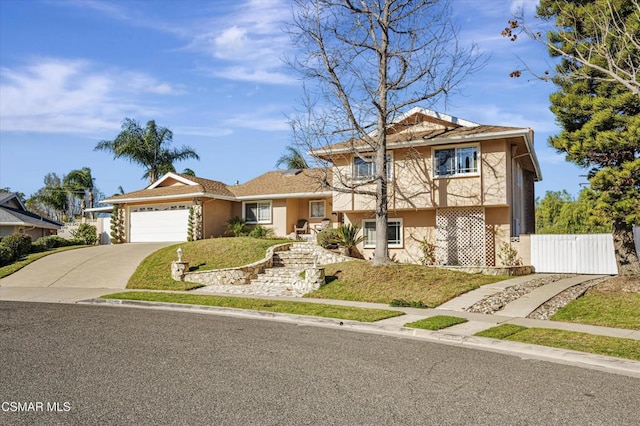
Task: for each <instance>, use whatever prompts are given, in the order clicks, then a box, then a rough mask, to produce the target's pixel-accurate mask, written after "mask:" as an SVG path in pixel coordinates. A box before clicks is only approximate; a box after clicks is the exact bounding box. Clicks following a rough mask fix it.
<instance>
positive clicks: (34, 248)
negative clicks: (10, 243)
mask: <svg viewBox="0 0 640 426" xmlns="http://www.w3.org/2000/svg"><path fill="white" fill-rule="evenodd" d="M46 250H47V245H46V241H44V240H43V239H42V238H38V239H37V240H36V241H34V242H33V243H31V253H40V252H43V251H46Z"/></svg>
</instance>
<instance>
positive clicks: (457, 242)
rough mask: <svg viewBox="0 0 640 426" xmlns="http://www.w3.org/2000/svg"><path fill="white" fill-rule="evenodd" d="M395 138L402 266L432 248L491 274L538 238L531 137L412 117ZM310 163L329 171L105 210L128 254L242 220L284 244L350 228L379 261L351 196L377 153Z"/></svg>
mask: <svg viewBox="0 0 640 426" xmlns="http://www.w3.org/2000/svg"><path fill="white" fill-rule="evenodd" d="M387 132H388V146H387V148H388V149H387V162H388V176H389V227H388V229H387V233H388V236H389V249H390V254H391V255H392V256H394V257H395V258H396V259H397V260H399V261H406V262H418V261H419V260H420V258H423V257H424V251H423V249H424V248H425V247H433V248H435V255H436V263H439V264H448V265H489V266H490V265H495V264H496V251H497V250H498V248H499V246H500V244H501V243H502V242H509V241H510V239H511V238H512V237H517V236H519V235H520V234H525V233H533V232H534V229H535V223H534V200H535V197H534V189H533V185H534V182H535V181H539V180H540V179H541V174H540V167H539V165H538V161H537V159H536V155H535V151H534V148H533V131H532V130H531V129H524V128H515V127H501V126H486V125H479V124H476V123H472V122H469V121H466V120H462V119H459V118H456V117H452V116H449V115H446V114H440V113H436V112H433V111H430V110H425V109H421V108H414V109H412V110H411V111H409V112H408V113H407V114H405V115H403V116H402V117H400V118H398V119H397V120H396V121H395V122H394V124H393V125H391V126H389V128H388V130H387ZM311 154H312V155H314V156H316V157H318V158H320V159H322V160H325V161H327V162H329V163H331V164H333V167H331V168H328V169H305V170H294V171H273V172H268V173H265V174H263V175H261V176H259V177H257V178H255V179H253V180H250V181H249V182H246V183H244V184H242V185H233V186H231V185H225V184H223V183H221V182H217V181H211V180H207V179H202V178H196V177H192V176H185V175H180V174H177V173H168V174H166V175H164V176H163V177H162V178H160V179H159V180H158V181H156V182H155V183H153V184H152V185H150V186H149V187H147V188H146V189H144V190H142V191H136V192H132V193H129V194H124V195H120V196H116V197H111V198H108V199H106V200H103V202H104V203H108V204H117V205H118V206H119V215H118V217H119V218H120V219H119V220H120V221H121V225H122V229H124V233H125V234H126V235H125V238H124V240H125V241H129V242H142V241H184V240H186V239H187V229H189V228H190V229H192V237H193V238H195V239H199V238H209V237H216V236H220V235H222V234H223V233H224V231H225V223H226V221H227V220H229V219H230V218H232V217H234V216H238V217H242V218H243V219H245V220H246V222H247V223H249V224H260V225H263V226H265V227H268V228H271V229H273V232H274V234H275V235H277V236H292V235H294V230H295V228H296V225H297V224H298V223H299V221H303V222H304V221H306V222H307V229H306V232H305V233H313V230H314V229H315V230H317V229H319V227H320V226H321V223H324V224H326V223H327V222H329V223H330V226H331V227H335V226H337V225H338V224H340V223H343V222H344V223H354V224H357V225H359V226H361V227H362V229H363V231H362V232H363V233H364V237H365V239H364V242H363V243H362V244H361V245H360V247H359V249H360V251H361V252H362V253H363V254H364V256H365V257H367V258H368V257H371V256H372V254H373V249H374V247H375V246H374V245H375V232H376V229H375V220H374V217H375V215H374V198H373V197H371V196H366V195H361V194H357V193H349V191H350V188H353V187H357V188H356V189H366V190H374V185H373V184H367V185H364V186H362V185H359V184H360V183H361V182H366V181H367V179H370V178H371V176H372V175H373V173H374V171H375V165H374V163H373V156H372V154H373V153H372V152H371V150H370V149H368V148H367V145H366V144H365V143H363V142H362V141H358V140H356V141H348V142H344V143H340V144H336V145H332V146H329V147H325V148H321V149H317V150H314V151H312V152H311ZM322 182H329V183H331V184H332V185H333V186H334V188H336V189H337V190H334V191H331V190H329V189H328V187H327V185H326V184H323V183H322ZM340 189H341V190H342V191H341V190H340ZM190 211H191V213H190ZM323 219H325V220H324V221H323ZM327 219H329V220H328V221H327ZM190 222H191V226H190V227H189V223H190Z"/></svg>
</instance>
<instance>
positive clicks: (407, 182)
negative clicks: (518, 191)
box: [333, 139, 511, 211]
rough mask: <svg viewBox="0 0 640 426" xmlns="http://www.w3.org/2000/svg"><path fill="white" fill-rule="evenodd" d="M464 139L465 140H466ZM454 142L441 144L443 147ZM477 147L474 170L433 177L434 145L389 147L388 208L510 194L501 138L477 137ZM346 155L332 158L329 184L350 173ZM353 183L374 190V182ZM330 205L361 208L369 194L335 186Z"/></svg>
mask: <svg viewBox="0 0 640 426" xmlns="http://www.w3.org/2000/svg"><path fill="white" fill-rule="evenodd" d="M472 145H474V144H469V145H465V146H472ZM454 146H459V145H442V146H438V147H437V148H448V147H454ZM479 147H480V174H479V175H477V176H461V177H450V178H434V177H433V157H432V153H433V150H434V149H435V148H436V147H415V148H402V149H396V150H394V151H393V152H392V157H393V167H392V174H391V176H392V179H391V181H390V182H389V189H388V193H389V209H397V210H401V209H424V208H437V207H440V208H444V207H462V206H481V205H485V206H492V205H495V206H498V205H501V206H504V205H507V204H508V202H509V200H510V197H511V194H510V193H509V191H508V190H507V189H508V188H510V185H511V179H510V178H511V176H510V173H511V168H510V164H509V163H510V161H508V160H509V159H510V158H511V156H510V154H509V153H508V152H507V150H508V149H510V148H509V144H508V143H507V141H506V140H505V139H499V140H488V141H482V142H481V143H480V144H479ZM351 174H352V161H351V160H350V159H347V158H345V157H340V158H339V159H338V160H337V161H336V162H335V167H334V184H336V185H340V181H341V180H348V179H350V177H351ZM359 189H362V190H368V191H374V192H375V185H367V186H364V187H361V188H359ZM333 205H334V208H335V209H336V211H366V210H373V209H374V208H375V201H374V198H373V197H371V196H367V195H361V194H349V193H341V192H338V191H335V192H334V193H333Z"/></svg>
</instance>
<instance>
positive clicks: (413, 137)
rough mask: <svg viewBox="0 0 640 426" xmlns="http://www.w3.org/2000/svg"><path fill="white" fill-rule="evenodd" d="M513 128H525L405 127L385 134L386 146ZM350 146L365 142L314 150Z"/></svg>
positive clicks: (504, 130) (515, 128) (326, 152)
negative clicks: (417, 128)
mask: <svg viewBox="0 0 640 426" xmlns="http://www.w3.org/2000/svg"><path fill="white" fill-rule="evenodd" d="M513 130H523V131H525V130H526V129H523V128H520V127H505V126H490V125H479V126H470V127H463V126H460V127H454V128H441V129H428V130H420V131H411V129H407V130H405V131H402V132H400V133H394V134H390V135H387V147H388V148H389V149H392V148H393V147H394V145H398V144H402V143H406V142H412V141H420V140H422V141H428V140H430V139H444V140H446V139H455V138H460V137H465V136H478V135H483V134H490V133H500V132H507V131H513ZM352 146H355V147H357V148H359V149H366V147H367V143H366V142H365V141H363V140H361V139H358V140H355V141H346V142H340V143H337V144H334V145H329V146H327V147H323V148H320V149H318V150H317V151H316V154H318V155H322V154H330V153H331V151H342V150H345V149H350V148H351V147H352Z"/></svg>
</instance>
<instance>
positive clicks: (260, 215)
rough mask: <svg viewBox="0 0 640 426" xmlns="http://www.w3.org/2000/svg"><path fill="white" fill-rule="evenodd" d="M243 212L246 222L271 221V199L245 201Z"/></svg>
mask: <svg viewBox="0 0 640 426" xmlns="http://www.w3.org/2000/svg"><path fill="white" fill-rule="evenodd" d="M243 213H244V220H245V221H246V222H247V223H271V201H253V202H246V203H244V209H243Z"/></svg>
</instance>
